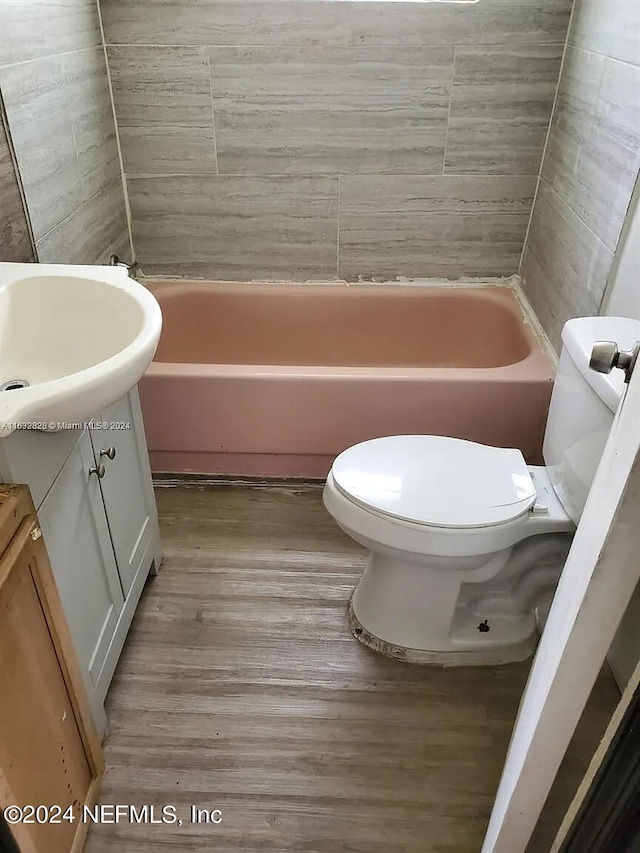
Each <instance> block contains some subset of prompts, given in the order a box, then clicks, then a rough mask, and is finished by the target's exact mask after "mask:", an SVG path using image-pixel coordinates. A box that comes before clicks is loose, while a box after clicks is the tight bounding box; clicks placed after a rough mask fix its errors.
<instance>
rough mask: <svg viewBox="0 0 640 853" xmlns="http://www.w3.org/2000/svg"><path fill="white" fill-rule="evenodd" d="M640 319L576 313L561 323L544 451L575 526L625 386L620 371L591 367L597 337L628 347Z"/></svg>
mask: <svg viewBox="0 0 640 853" xmlns="http://www.w3.org/2000/svg"><path fill="white" fill-rule="evenodd" d="M639 339H640V322H638V320H630V319H627V318H625V317H579V318H577V319H575V320H569V321H568V322H567V323H565V326H564V328H563V330H562V352H561V354H560V363H559V365H558V372H557V373H556V378H555V382H554V385H553V393H552V395H551V404H550V407H549V416H548V418H547V427H546V430H545V434H544V445H543V448H542V454H543V456H544V461H545V465H546V466H547V469H548V472H549V476H550V479H551V483H552V485H553V488H554V489H555V492H556V494H557V495H558V497H559V498H560V500H561V502H562V505H563V506H564V508H565V510H566V511H567V514H568V515H569V516H570V517H571V519H572V520H573V521H574V522H575V523H576V524H577V523H578V521H579V520H580V516H581V515H582V510H583V508H584V504H585V501H586V499H587V495H588V493H589V488H590V487H591V483H592V482H593V478H594V476H595V473H596V468H597V467H598V463H599V462H600V457H601V456H602V451H603V450H604V445H605V442H606V440H607V436H608V435H609V430H610V429H611V424H612V423H613V417H614V415H615V412H616V409H617V408H618V405H619V404H620V400H621V399H622V393H623V390H624V387H625V386H624V373H623V372H622V370H613V371H612V372H611V373H609V374H603V373H596V372H595V371H594V370H591V369H590V367H589V359H590V357H591V349H592V347H593V344H594V343H595V342H596V341H615V342H616V343H617V344H618V347H619V348H620V349H624V350H630V349H632V348H633V346H634V345H635V343H636V341H637V340H639Z"/></svg>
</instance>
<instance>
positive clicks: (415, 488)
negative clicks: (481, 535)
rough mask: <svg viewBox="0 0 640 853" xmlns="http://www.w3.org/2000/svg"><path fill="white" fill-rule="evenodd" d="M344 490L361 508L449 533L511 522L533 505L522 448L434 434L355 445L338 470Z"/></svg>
mask: <svg viewBox="0 0 640 853" xmlns="http://www.w3.org/2000/svg"><path fill="white" fill-rule="evenodd" d="M332 475H333V481H334V483H335V486H336V488H337V489H338V491H339V492H341V493H342V495H343V496H344V497H346V498H347V499H348V500H350V501H352V502H353V503H355V504H357V505H359V506H360V507H362V508H363V509H366V510H370V511H373V512H375V513H377V514H380V515H383V516H389V517H390V518H396V519H400V520H401V521H405V522H410V523H413V524H421V525H425V526H429V527H440V528H449V529H461V528H464V529H469V528H482V527H488V526H493V525H499V524H505V523H507V522H509V521H512V520H514V519H516V518H518V517H519V516H521V515H523V514H524V513H525V512H527V510H528V509H529V508H530V507H531V506H532V505H533V504H534V503H535V500H536V489H535V486H534V483H533V480H532V479H531V475H530V474H529V471H528V470H527V465H526V462H525V460H524V457H523V456H522V453H521V452H520V451H519V450H515V449H513V448H502V447H490V446H488V445H484V444H477V443H475V442H472V441H464V440H462V439H457V438H449V437H445V436H435V435H396V436H388V437H385V438H376V439H372V440H371V441H365V442H362V443H361V444H356V445H355V446H354V447H350V448H349V449H348V450H345V451H344V452H343V453H341V454H340V455H339V456H338V457H337V459H336V460H335V462H334V463H333V468H332Z"/></svg>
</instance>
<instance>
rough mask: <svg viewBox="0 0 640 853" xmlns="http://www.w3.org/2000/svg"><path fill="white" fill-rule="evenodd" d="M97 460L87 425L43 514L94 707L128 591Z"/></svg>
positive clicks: (104, 685) (102, 690)
mask: <svg viewBox="0 0 640 853" xmlns="http://www.w3.org/2000/svg"><path fill="white" fill-rule="evenodd" d="M94 464H95V463H94V457H93V449H92V447H91V440H90V438H89V433H88V431H85V432H84V433H83V435H82V437H81V438H80V441H79V442H78V444H77V446H76V448H75V449H74V451H73V453H72V454H71V456H70V457H69V459H67V462H66V463H65V466H64V468H63V469H62V471H61V472H60V474H59V476H58V479H57V480H56V482H55V484H54V485H53V487H52V488H51V490H50V491H49V494H48V495H47V497H46V498H45V500H44V501H43V503H42V505H41V506H40V509H39V511H38V517H39V519H40V526H41V528H42V533H43V536H44V539H45V543H46V546H47V551H48V552H49V558H50V560H51V565H52V567H53V571H54V575H55V579H56V583H57V585H58V589H59V592H60V598H61V599H62V603H63V606H64V610H65V613H66V616H67V621H68V623H69V628H70V630H71V635H72V637H73V642H74V646H75V649H76V653H77V656H78V659H79V662H80V667H81V669H82V671H83V674H84V677H85V680H86V683H87V688H88V691H89V696H90V698H91V699H92V706H93V708H94V712H95V710H96V706H101V703H102V701H103V700H104V694H105V693H106V689H107V687H108V680H109V679H110V677H111V673H107V674H106V677H105V672H104V665H105V661H106V657H107V653H108V651H109V646H110V643H111V640H112V638H113V634H114V632H115V629H116V625H117V622H118V614H119V613H120V611H121V610H122V606H123V601H124V596H123V593H122V588H121V586H120V581H119V578H118V571H117V568H116V563H115V559H114V556H113V549H112V547H111V540H110V537H109V529H108V527H107V519H106V517H105V513H104V506H103V503H102V496H101V494H100V485H99V480H98V478H97V476H96V475H95V474H91V473H89V472H90V469H91V468H92V467H93V466H94Z"/></svg>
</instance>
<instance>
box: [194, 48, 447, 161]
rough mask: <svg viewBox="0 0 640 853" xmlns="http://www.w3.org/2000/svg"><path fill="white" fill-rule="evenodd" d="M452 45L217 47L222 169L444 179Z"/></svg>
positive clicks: (215, 79) (214, 67)
mask: <svg viewBox="0 0 640 853" xmlns="http://www.w3.org/2000/svg"><path fill="white" fill-rule="evenodd" d="M452 63H453V48H452V47H430V46H429V47H413V48H411V47H407V48H405V49H404V50H403V51H398V49H397V48H384V47H381V48H380V47H356V48H350V47H349V48H345V47H335V46H323V47H299V48H291V47H285V48H280V49H278V51H277V52H274V51H273V50H272V49H271V48H264V47H215V48H212V49H211V72H212V88H213V94H214V108H215V117H216V137H217V143H218V157H219V163H220V171H221V172H223V173H229V174H270V173H271V174H274V173H292V172H298V173H316V172H319V173H322V174H338V173H357V172H365V173H373V172H395V173H409V174H420V173H423V174H441V173H442V165H443V158H444V143H445V137H446V125H447V115H448V109H449V98H450V89H451V75H452Z"/></svg>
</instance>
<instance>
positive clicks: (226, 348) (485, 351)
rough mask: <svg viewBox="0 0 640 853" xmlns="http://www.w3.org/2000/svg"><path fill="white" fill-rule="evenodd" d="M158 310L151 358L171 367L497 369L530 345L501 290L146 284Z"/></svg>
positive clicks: (527, 351) (517, 358) (523, 353)
mask: <svg viewBox="0 0 640 853" xmlns="http://www.w3.org/2000/svg"><path fill="white" fill-rule="evenodd" d="M152 290H153V292H154V294H155V295H156V297H157V298H158V300H159V301H160V304H161V306H162V312H163V323H164V325H163V332H162V338H161V341H160V345H159V347H158V352H157V353H156V357H155V360H156V361H157V362H162V363H173V364H227V365H230V364H253V365H258V364H262V365H289V366H291V365H298V366H315V365H322V366H327V367H332V366H351V367H437V368H440V367H451V368H489V367H501V366H505V365H510V364H515V363H518V362H520V361H523V360H524V359H525V358H526V357H527V356H528V355H530V353H531V348H532V341H531V337H530V336H529V335H528V334H527V329H526V327H525V325H524V324H523V317H522V313H521V310H520V306H519V305H518V303H517V301H516V300H515V298H514V296H513V292H512V291H511V290H510V289H508V288H500V287H486V288H478V289H475V290H467V289H465V290H461V289H458V288H449V289H446V288H419V287H415V286H404V287H403V286H398V285H395V286H388V287H385V286H380V285H369V286H368V285H351V286H347V285H340V284H336V285H331V284H327V285H313V284H311V285H310V284H302V285H295V284H287V285H264V284H262V285H261V284H246V283H206V284H203V283H193V284H188V285H181V286H180V287H178V286H176V285H175V283H159V284H156V285H155V286H153V285H152Z"/></svg>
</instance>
